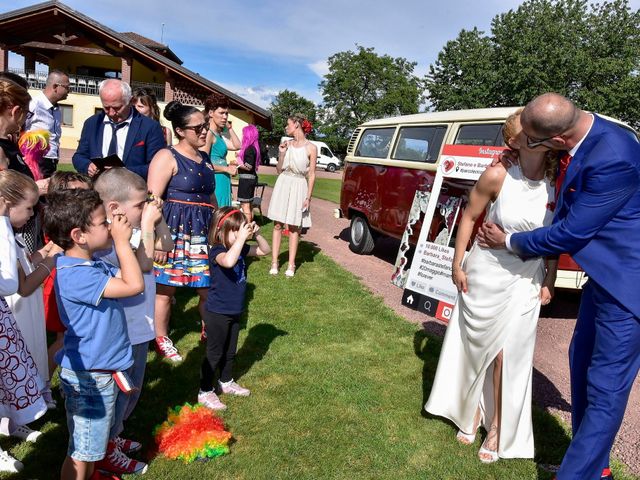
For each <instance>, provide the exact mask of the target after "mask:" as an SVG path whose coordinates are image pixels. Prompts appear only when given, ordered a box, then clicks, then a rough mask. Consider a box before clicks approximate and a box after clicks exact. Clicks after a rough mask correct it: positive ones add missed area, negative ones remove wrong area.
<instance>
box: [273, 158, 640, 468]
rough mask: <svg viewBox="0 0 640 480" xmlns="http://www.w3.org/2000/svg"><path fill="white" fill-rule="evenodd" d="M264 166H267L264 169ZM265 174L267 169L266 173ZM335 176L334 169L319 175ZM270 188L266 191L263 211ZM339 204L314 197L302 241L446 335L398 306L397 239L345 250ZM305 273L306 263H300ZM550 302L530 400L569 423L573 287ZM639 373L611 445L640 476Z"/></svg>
mask: <svg viewBox="0 0 640 480" xmlns="http://www.w3.org/2000/svg"><path fill="white" fill-rule="evenodd" d="M265 170H266V169H265ZM265 173H266V172H265ZM325 175H327V176H329V178H339V176H338V175H337V174H335V173H334V174H329V173H326V174H325V173H324V172H323V173H322V176H325ZM270 195H271V189H270V188H267V189H266V190H265V195H264V196H265V200H264V201H265V208H264V209H263V211H264V212H265V214H266V212H267V208H268V201H269V198H270ZM335 208H337V205H336V204H334V203H331V202H327V201H324V200H319V199H313V201H312V204H311V212H312V218H313V228H311V229H310V230H309V233H308V234H307V235H305V237H304V240H305V241H307V242H312V243H315V244H317V245H318V246H319V247H320V248H321V250H322V252H323V253H324V254H326V255H328V256H329V257H331V258H332V259H333V260H334V261H336V262H337V263H338V264H339V265H342V266H343V267H344V268H346V269H347V270H349V271H350V272H352V273H353V274H354V275H356V276H357V277H358V278H360V280H361V282H362V283H363V284H364V285H366V286H367V287H368V288H369V290H371V292H373V294H374V295H377V296H379V297H382V299H383V300H384V303H385V304H386V305H387V306H389V307H390V308H392V309H393V310H394V311H395V312H396V313H398V314H399V315H401V316H402V317H404V318H405V319H407V320H408V321H410V322H412V323H416V324H421V325H423V327H424V328H425V330H427V331H428V332H430V333H434V334H437V335H440V336H443V335H444V332H445V327H444V325H442V324H441V323H440V322H438V321H436V320H435V319H433V318H431V317H428V316H426V315H424V314H422V313H419V312H417V311H414V310H411V309H409V308H406V307H404V306H402V305H401V301H402V291H401V290H400V289H399V288H396V287H394V286H393V285H391V283H390V278H391V273H392V270H393V264H394V262H395V257H396V253H397V251H398V246H399V242H398V241H396V240H394V239H389V238H385V239H383V240H381V241H379V242H378V243H377V245H376V248H375V250H374V252H373V254H372V255H369V256H360V255H356V254H354V253H352V252H351V251H350V250H349V243H348V239H349V231H348V228H349V221H348V220H345V219H343V218H341V219H336V218H334V216H333V212H334V209H335ZM299 273H300V275H304V264H302V265H301V266H300V268H299ZM557 293H558V297H557V298H556V299H554V301H553V302H552V304H551V305H550V306H549V307H546V308H545V309H543V311H542V314H541V315H542V317H541V318H540V321H539V323H538V337H537V342H536V352H535V357H534V376H533V387H534V393H533V396H534V401H535V402H536V403H537V404H538V405H540V406H542V407H543V408H545V409H547V410H548V411H550V412H552V413H554V414H556V415H559V416H560V417H561V418H562V419H563V420H564V421H565V422H567V424H569V423H570V420H571V413H570V411H571V409H570V402H571V393H570V390H569V365H568V360H567V352H568V349H569V342H570V341H571V334H572V332H573V328H574V326H575V319H576V316H577V312H578V304H579V301H580V296H579V294H577V293H573V292H566V291H562V292H557ZM639 406H640V377H639V378H638V379H636V382H635V385H634V388H633V390H632V392H631V398H630V400H629V405H628V407H627V413H626V416H625V419H624V422H623V424H622V427H621V428H620V432H619V433H618V437H617V440H616V443H615V445H614V455H615V456H616V457H617V458H618V459H620V460H621V461H622V462H624V463H625V464H626V465H627V466H628V467H629V470H630V472H631V473H633V474H635V475H640V454H639V452H640V409H639V408H638V407H639Z"/></svg>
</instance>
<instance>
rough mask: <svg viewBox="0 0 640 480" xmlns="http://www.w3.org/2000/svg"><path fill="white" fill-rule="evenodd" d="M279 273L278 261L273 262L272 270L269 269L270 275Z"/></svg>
mask: <svg viewBox="0 0 640 480" xmlns="http://www.w3.org/2000/svg"><path fill="white" fill-rule="evenodd" d="M277 274H278V262H272V263H271V270H269V275H277Z"/></svg>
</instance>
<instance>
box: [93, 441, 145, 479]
mask: <svg viewBox="0 0 640 480" xmlns="http://www.w3.org/2000/svg"><path fill="white" fill-rule="evenodd" d="M95 466H96V467H95V468H97V469H99V470H103V471H106V472H109V473H115V474H116V475H123V474H127V473H133V474H136V475H142V474H143V473H145V472H146V471H147V464H146V463H144V462H139V461H138V460H134V459H133V458H129V457H127V456H126V455H125V454H124V453H123V452H122V450H120V449H119V448H118V446H117V445H116V444H115V442H113V441H109V446H108V447H107V455H106V456H105V457H104V458H103V459H102V460H100V461H99V462H96V463H95Z"/></svg>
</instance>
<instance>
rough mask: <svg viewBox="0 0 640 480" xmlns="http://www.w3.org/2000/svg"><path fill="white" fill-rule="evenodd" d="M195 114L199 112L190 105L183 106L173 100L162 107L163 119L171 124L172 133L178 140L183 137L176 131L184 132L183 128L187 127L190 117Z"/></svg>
mask: <svg viewBox="0 0 640 480" xmlns="http://www.w3.org/2000/svg"><path fill="white" fill-rule="evenodd" d="M196 112H197V113H200V110H198V109H197V108H196V107H192V106H190V105H183V104H182V103H180V102H178V101H177V100H174V101H172V102H169V103H168V104H167V106H166V107H164V112H163V115H164V118H166V119H167V120H169V121H170V122H171V127H172V128H173V133H175V134H176V136H177V137H178V138H183V137H184V135H180V134H179V133H178V131H177V129H178V128H179V129H180V130H184V128H185V127H186V126H188V125H189V119H190V118H191V115H193V114H194V113H196Z"/></svg>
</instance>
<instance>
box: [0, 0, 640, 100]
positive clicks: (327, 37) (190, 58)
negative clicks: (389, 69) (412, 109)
mask: <svg viewBox="0 0 640 480" xmlns="http://www.w3.org/2000/svg"><path fill="white" fill-rule="evenodd" d="M63 1H64V3H65V4H66V5H68V6H69V7H71V8H74V9H76V10H79V11H80V12H82V13H84V14H86V15H89V16H91V17H93V18H94V19H96V20H97V21H99V22H101V23H103V24H105V25H107V26H108V27H110V28H112V29H114V30H117V31H121V32H124V31H135V32H137V33H140V34H141V35H144V36H146V37H149V38H152V39H154V40H157V41H160V39H161V34H162V24H163V23H164V36H163V43H166V44H168V45H169V47H171V49H172V50H173V51H174V52H175V53H176V54H177V55H178V56H179V57H180V58H181V59H182V60H183V61H184V65H185V66H186V67H187V68H189V69H191V70H193V71H195V72H198V73H200V74H201V75H203V76H206V77H207V78H209V79H210V80H212V81H214V82H216V83H219V84H220V85H222V86H224V87H226V88H228V89H229V90H231V91H233V92H235V93H237V94H239V95H242V96H243V97H245V98H247V99H249V100H251V101H253V102H254V103H256V104H258V105H260V106H267V105H268V104H269V102H270V101H271V99H272V98H273V96H274V95H275V94H277V93H278V92H279V91H281V90H284V89H285V88H287V89H290V90H294V91H296V92H298V93H299V94H301V95H303V96H305V97H306V98H309V99H311V100H313V101H315V102H320V101H321V100H322V98H321V95H320V92H319V90H318V83H319V82H320V81H321V80H322V75H323V74H324V73H325V72H326V60H327V58H328V57H329V56H330V55H332V54H333V53H336V52H340V51H344V50H349V49H353V48H354V47H355V45H356V44H359V45H362V46H365V47H374V48H375V49H376V51H377V52H378V53H381V54H383V53H384V54H389V55H392V56H402V57H405V58H407V59H409V60H411V61H415V62H417V63H418V66H417V73H418V74H420V75H423V74H424V73H426V72H427V70H428V67H429V64H431V63H433V62H434V61H435V59H436V57H437V54H438V52H439V51H440V49H441V48H442V46H443V45H444V44H445V42H446V41H448V40H451V39H454V38H455V37H456V36H457V35H458V33H459V31H460V30H461V29H463V28H465V29H471V28H473V27H474V26H477V27H478V28H480V29H481V30H485V31H489V30H490V24H491V19H492V18H493V17H494V16H495V15H497V14H499V13H502V12H505V11H507V10H509V9H512V8H517V7H518V5H520V4H521V3H522V1H520V0H482V1H477V0H445V1H442V0H438V1H433V0H431V1H429V0H395V1H381V0H317V1H315V2H312V1H309V0H298V1H296V2H283V1H282V0H239V1H235V2H221V1H218V0H213V1H202V0H201V1H194V0H180V1H175V0H174V1H167V0H135V1H131V0H101V1H99V2H87V1H86V0H63ZM34 3H35V2H33V1H28V0H0V12H7V11H10V10H13V9H16V8H21V7H24V6H28V5H32V4H34ZM285 3H286V4H288V5H287V6H286V8H285V7H284V4H285ZM629 4H630V6H631V7H632V8H634V9H638V8H640V0H630V1H629ZM132 6H134V7H135V11H131V10H130V9H131V7H132ZM10 61H13V60H10ZM16 66H21V64H19V65H16Z"/></svg>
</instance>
